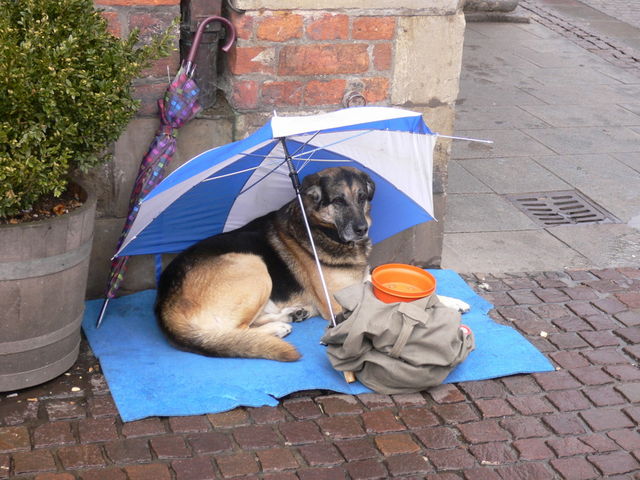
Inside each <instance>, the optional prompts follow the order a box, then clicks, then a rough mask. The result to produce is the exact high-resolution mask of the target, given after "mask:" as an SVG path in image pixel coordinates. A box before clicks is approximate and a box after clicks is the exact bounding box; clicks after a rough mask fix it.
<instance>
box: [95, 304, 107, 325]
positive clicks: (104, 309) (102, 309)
mask: <svg viewBox="0 0 640 480" xmlns="http://www.w3.org/2000/svg"><path fill="white" fill-rule="evenodd" d="M107 305H109V297H106V298H105V299H104V302H103V303H102V308H101V309H100V314H99V315H98V320H97V321H96V328H100V324H101V323H102V318H103V317H104V312H106V311H107Z"/></svg>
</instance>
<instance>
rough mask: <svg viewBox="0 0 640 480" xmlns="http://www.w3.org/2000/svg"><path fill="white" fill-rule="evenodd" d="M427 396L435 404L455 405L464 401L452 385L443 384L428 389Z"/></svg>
mask: <svg viewBox="0 0 640 480" xmlns="http://www.w3.org/2000/svg"><path fill="white" fill-rule="evenodd" d="M429 395H430V396H431V398H433V400H434V401H435V402H436V403H456V402H464V401H465V400H466V398H465V396H464V395H463V394H462V392H461V391H460V390H459V389H458V387H456V386H455V385H454V384H452V383H443V384H441V385H438V386H436V387H433V388H430V389H429Z"/></svg>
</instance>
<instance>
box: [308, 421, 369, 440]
mask: <svg viewBox="0 0 640 480" xmlns="http://www.w3.org/2000/svg"><path fill="white" fill-rule="evenodd" d="M317 423H318V425H319V426H320V429H321V430H322V433H324V434H325V435H327V436H329V437H330V438H333V439H344V438H356V437H363V436H364V435H365V431H364V429H363V428H362V427H361V426H360V422H359V421H358V420H357V419H356V418H355V417H350V416H341V417H334V418H319V419H318V420H317Z"/></svg>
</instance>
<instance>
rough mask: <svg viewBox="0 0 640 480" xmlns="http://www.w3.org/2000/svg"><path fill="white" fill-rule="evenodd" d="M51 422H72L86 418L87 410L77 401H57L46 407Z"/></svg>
mask: <svg viewBox="0 0 640 480" xmlns="http://www.w3.org/2000/svg"><path fill="white" fill-rule="evenodd" d="M45 410H46V411H47V416H48V417H49V420H51V421H52V422H55V421H56V420H72V419H77V418H84V417H85V416H86V415H87V414H86V411H85V409H84V408H83V407H82V405H80V403H79V402H78V401H77V400H55V401H50V402H47V403H46V405H45Z"/></svg>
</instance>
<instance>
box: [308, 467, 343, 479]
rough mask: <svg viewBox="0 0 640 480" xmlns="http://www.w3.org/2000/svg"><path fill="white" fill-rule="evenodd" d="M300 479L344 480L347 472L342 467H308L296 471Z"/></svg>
mask: <svg viewBox="0 0 640 480" xmlns="http://www.w3.org/2000/svg"><path fill="white" fill-rule="evenodd" d="M296 473H297V474H298V477H300V480H345V479H346V478H347V474H346V472H345V471H344V469H342V468H339V467H333V468H318V467H317V468H308V469H305V470H298V471H297V472H296Z"/></svg>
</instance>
